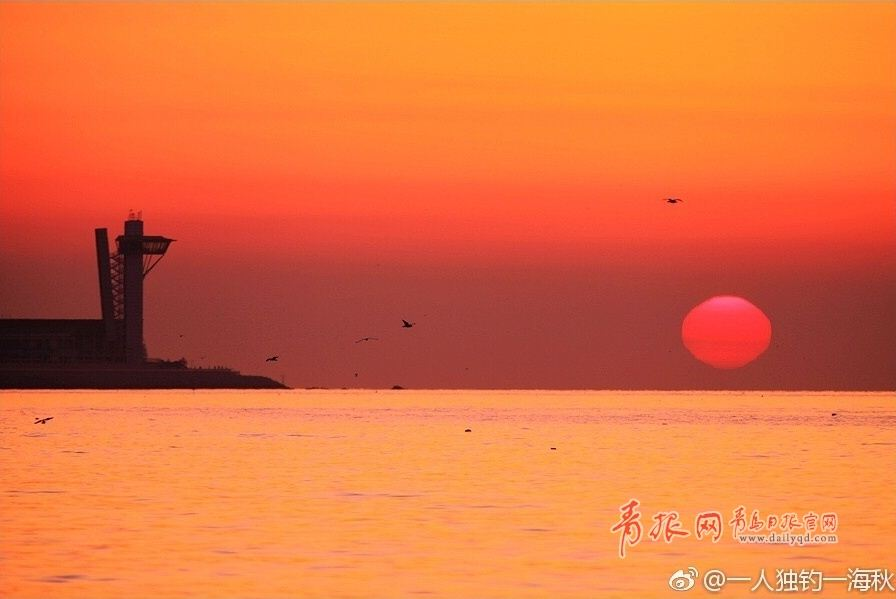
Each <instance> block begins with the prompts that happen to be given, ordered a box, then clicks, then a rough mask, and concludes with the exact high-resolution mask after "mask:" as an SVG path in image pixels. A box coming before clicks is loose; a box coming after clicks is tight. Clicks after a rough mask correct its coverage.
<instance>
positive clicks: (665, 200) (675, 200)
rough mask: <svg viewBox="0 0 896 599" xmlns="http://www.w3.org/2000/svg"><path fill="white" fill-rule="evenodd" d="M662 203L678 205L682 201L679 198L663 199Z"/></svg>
mask: <svg viewBox="0 0 896 599" xmlns="http://www.w3.org/2000/svg"><path fill="white" fill-rule="evenodd" d="M663 201H664V202H666V203H667V204H679V203H681V202H683V201H684V200H682V199H681V198H664V199H663Z"/></svg>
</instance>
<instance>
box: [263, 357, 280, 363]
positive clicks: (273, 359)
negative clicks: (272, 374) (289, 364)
mask: <svg viewBox="0 0 896 599" xmlns="http://www.w3.org/2000/svg"><path fill="white" fill-rule="evenodd" d="M279 359H280V356H271V357H270V358H268V359H267V360H265V362H276V361H277V360H279Z"/></svg>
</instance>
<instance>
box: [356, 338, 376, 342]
mask: <svg viewBox="0 0 896 599" xmlns="http://www.w3.org/2000/svg"><path fill="white" fill-rule="evenodd" d="M379 340H380V338H379V337H361V338H360V339H358V340H357V341H355V343H361V342H362V341H379Z"/></svg>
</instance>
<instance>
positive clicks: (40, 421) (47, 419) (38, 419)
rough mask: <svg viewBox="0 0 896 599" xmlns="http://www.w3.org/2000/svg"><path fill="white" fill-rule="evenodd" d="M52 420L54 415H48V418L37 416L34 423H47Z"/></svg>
mask: <svg viewBox="0 0 896 599" xmlns="http://www.w3.org/2000/svg"><path fill="white" fill-rule="evenodd" d="M50 420H53V417H52V416H47V417H46V418H35V419H34V424H46V423H47V422H48V421H50Z"/></svg>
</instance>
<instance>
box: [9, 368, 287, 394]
mask: <svg viewBox="0 0 896 599" xmlns="http://www.w3.org/2000/svg"><path fill="white" fill-rule="evenodd" d="M0 389H289V387H287V386H286V385H284V384H282V383H280V382H277V381H275V380H273V379H270V378H268V377H264V376H258V375H245V374H241V373H240V372H238V371H236V370H231V369H229V368H169V367H158V366H145V367H138V368H127V367H120V368H119V367H111V366H106V365H97V366H80V365H79V366H71V367H66V366H34V365H21V366H10V365H3V366H0Z"/></svg>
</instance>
